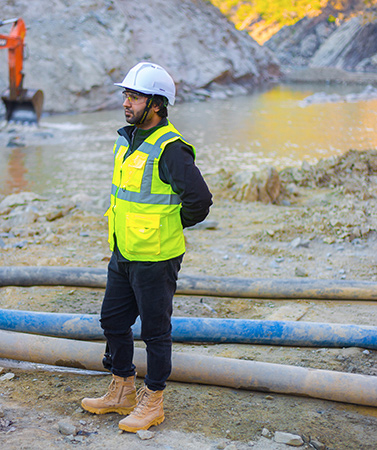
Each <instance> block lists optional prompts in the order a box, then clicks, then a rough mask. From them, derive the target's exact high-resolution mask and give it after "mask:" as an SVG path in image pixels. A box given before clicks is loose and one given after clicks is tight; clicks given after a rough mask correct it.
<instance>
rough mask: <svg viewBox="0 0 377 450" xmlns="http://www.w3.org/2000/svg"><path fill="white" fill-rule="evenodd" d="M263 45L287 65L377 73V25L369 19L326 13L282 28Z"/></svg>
mask: <svg viewBox="0 0 377 450" xmlns="http://www.w3.org/2000/svg"><path fill="white" fill-rule="evenodd" d="M265 46H266V47H268V48H269V49H271V50H272V51H273V52H274V53H275V54H276V56H277V57H278V59H279V61H280V63H281V64H283V65H286V66H293V67H303V66H309V67H313V68H317V67H332V68H337V69H341V70H345V71H354V72H369V73H377V22H376V20H375V19H374V18H373V17H372V16H371V17H370V18H368V17H366V16H365V15H361V14H358V15H355V14H351V15H350V16H348V17H345V16H344V15H342V16H341V18H339V17H337V18H335V17H334V16H333V15H331V14H330V13H329V11H328V10H326V11H324V12H323V13H322V14H320V15H319V16H317V17H312V18H309V17H304V18H303V19H301V20H300V21H298V22H297V23H296V24H294V25H292V26H289V27H283V28H282V29H281V30H280V31H279V32H278V33H276V34H275V35H274V36H273V37H272V38H271V39H269V40H268V41H267V42H266V43H265Z"/></svg>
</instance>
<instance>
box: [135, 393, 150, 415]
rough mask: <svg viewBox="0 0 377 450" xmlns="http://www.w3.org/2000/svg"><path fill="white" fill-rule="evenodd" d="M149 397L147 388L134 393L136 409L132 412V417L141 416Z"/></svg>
mask: <svg viewBox="0 0 377 450" xmlns="http://www.w3.org/2000/svg"><path fill="white" fill-rule="evenodd" d="M148 400H149V395H148V392H147V387H146V386H143V387H141V388H140V389H139V390H138V391H137V393H136V405H137V406H136V408H135V409H134V410H133V411H132V413H131V414H132V415H133V416H139V417H140V416H143V410H144V408H145V407H146V406H147V405H148Z"/></svg>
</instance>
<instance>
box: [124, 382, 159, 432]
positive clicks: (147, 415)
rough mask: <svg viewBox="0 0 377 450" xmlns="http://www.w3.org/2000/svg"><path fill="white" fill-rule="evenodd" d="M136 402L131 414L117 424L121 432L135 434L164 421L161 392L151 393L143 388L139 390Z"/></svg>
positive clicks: (145, 387)
mask: <svg viewBox="0 0 377 450" xmlns="http://www.w3.org/2000/svg"><path fill="white" fill-rule="evenodd" d="M136 401H137V406H136V408H135V409H134V410H133V411H132V413H131V414H130V415H129V416H127V417H125V418H124V419H122V420H121V421H120V422H119V428H120V429H121V430H124V431H130V432H131V433H136V432H137V431H139V430H148V428H150V427H151V426H152V425H159V424H160V423H162V422H163V421H164V419H165V415H164V408H163V391H151V390H150V389H148V388H147V386H144V387H142V388H141V389H139V391H138V393H137V399H136Z"/></svg>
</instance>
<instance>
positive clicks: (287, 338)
mask: <svg viewBox="0 0 377 450" xmlns="http://www.w3.org/2000/svg"><path fill="white" fill-rule="evenodd" d="M172 327H173V331H172V335H173V341H175V342H198V343H199V342H211V343H239V344H263V345H288V346H306V347H361V348H368V349H374V350H376V349H377V327H374V326H367V325H347V324H335V323H316V322H291V321H272V320H243V319H214V318H192V317H173V318H172ZM0 329H3V330H8V331H18V332H24V333H34V334H42V335H46V336H56V337H65V338H70V339H83V340H95V339H99V340H103V339H104V336H103V332H102V329H101V327H100V324H99V316H98V315H94V314H93V315H90V314H57V313H47V312H32V311H18V310H8V309H0ZM133 333H134V336H135V338H136V339H140V322H139V321H137V322H136V323H135V325H134V326H133Z"/></svg>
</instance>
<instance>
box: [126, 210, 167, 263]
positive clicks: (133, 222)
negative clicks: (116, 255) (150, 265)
mask: <svg viewBox="0 0 377 450" xmlns="http://www.w3.org/2000/svg"><path fill="white" fill-rule="evenodd" d="M126 251H127V252H128V253H132V254H140V255H142V254H150V255H159V254H160V251H161V236H160V215H159V214H134V213H128V214H127V215H126Z"/></svg>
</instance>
